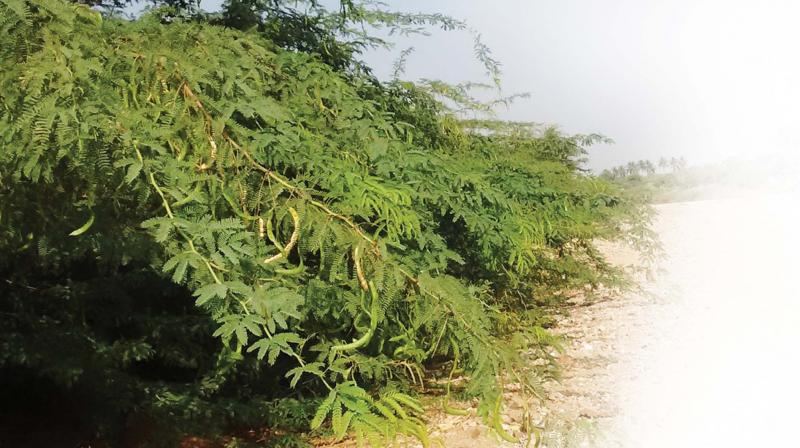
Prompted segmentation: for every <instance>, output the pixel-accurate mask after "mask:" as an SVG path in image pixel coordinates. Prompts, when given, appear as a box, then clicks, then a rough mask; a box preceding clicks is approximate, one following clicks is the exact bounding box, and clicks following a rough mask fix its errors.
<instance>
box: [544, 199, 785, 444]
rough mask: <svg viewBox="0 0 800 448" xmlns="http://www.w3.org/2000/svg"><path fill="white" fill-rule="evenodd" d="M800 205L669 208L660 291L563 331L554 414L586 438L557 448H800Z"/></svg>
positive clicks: (756, 202)
mask: <svg viewBox="0 0 800 448" xmlns="http://www.w3.org/2000/svg"><path fill="white" fill-rule="evenodd" d="M798 208H800V194H798V193H797V192H795V193H785V192H784V193H773V194H767V193H761V194H751V195H744V196H740V197H737V198H728V199H715V200H709V201H696V202H686V203H675V204H665V205H660V206H658V211H659V217H658V219H657V221H656V222H655V228H656V230H657V231H658V232H659V234H660V235H661V238H662V241H663V243H664V248H665V250H666V252H667V254H668V256H669V257H668V259H667V260H665V261H664V263H663V272H662V273H661V274H660V275H659V276H658V277H657V279H656V280H655V281H652V282H649V283H647V284H646V289H647V291H648V292H649V294H628V295H627V296H625V297H618V298H614V299H612V300H609V301H606V302H601V303H597V304H594V305H591V306H588V307H575V308H574V309H573V310H571V312H570V313H569V315H568V316H567V317H566V318H565V319H564V320H562V322H561V324H560V331H561V332H563V333H565V334H567V335H572V336H573V339H572V343H571V344H570V346H569V348H568V350H567V353H566V354H565V355H564V357H563V358H562V364H563V366H564V369H565V372H566V373H565V378H564V381H563V382H562V383H561V384H559V385H554V387H553V389H552V391H551V397H552V398H551V403H550V406H549V407H550V408H551V410H552V412H553V413H554V414H556V415H560V416H561V417H562V418H561V420H562V421H563V422H569V423H568V426H569V425H574V426H575V427H574V428H569V427H567V428H566V430H565V431H564V432H566V433H572V437H573V438H574V440H571V441H568V440H566V439H565V437H564V436H563V433H562V434H556V435H554V436H552V437H551V439H550V440H549V443H548V444H547V446H549V447H551V448H561V447H577V446H581V447H582V446H597V447H625V448H661V447H671V448H675V447H680V448H689V447H692V448H693V447H698V448H699V447H703V448H708V447H726V448H727V447H761V446H771V447H790V446H791V447H794V446H800V437H799V435H798V430H797V426H798V424H797V423H796V419H797V417H798V416H800V287H798V285H799V284H800V262H798V258H797V257H798V254H800V210H798ZM620 255H624V254H619V253H616V254H615V253H612V256H617V257H619V256H620ZM622 258H625V257H624V256H622ZM598 427H599V428H601V429H600V430H598V429H597V428H598ZM587 428H588V429H587ZM591 437H595V438H596V439H597V440H595V441H594V442H591V441H587V439H589V438H591Z"/></svg>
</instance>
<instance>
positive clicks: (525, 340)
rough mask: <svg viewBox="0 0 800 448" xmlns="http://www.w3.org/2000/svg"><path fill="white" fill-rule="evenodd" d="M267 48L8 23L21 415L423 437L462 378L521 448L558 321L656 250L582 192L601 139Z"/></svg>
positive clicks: (6, 173)
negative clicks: (511, 414) (433, 391)
mask: <svg viewBox="0 0 800 448" xmlns="http://www.w3.org/2000/svg"><path fill="white" fill-rule="evenodd" d="M165 22H169V23H165ZM264 36H265V34H264V33H261V32H258V31H250V32H241V31H237V30H232V29H230V28H223V27H220V26H214V25H210V24H208V23H204V21H191V20H187V21H184V20H178V19H174V20H170V21H165V20H163V17H162V16H160V15H159V14H158V13H154V14H150V15H147V16H145V17H143V18H141V19H138V20H135V21H123V20H117V19H102V18H101V16H100V15H99V14H98V13H97V12H95V11H92V10H90V9H88V8H86V7H83V6H73V5H71V4H68V3H63V2H61V1H58V0H29V1H28V0H0V64H2V67H3V70H2V72H0V145H1V146H0V250H2V252H3V254H4V256H3V257H2V261H0V272H2V277H3V281H4V285H3V288H2V293H0V294H1V295H0V328H2V329H0V335H2V339H0V349H1V350H0V369H1V371H2V375H3V376H2V380H3V383H4V385H5V384H12V383H14V384H17V386H18V387H16V388H14V390H12V389H11V388H9V389H7V391H8V392H4V393H5V394H7V395H8V397H6V398H8V399H7V400H4V402H5V403H10V404H11V403H14V404H13V406H17V404H16V403H19V402H20V400H22V401H24V399H25V396H24V394H23V396H17V395H18V394H16V392H14V391H20V390H25V388H31V387H37V388H40V389H39V390H40V391H42V393H41V394H39V395H41V396H42V400H44V401H47V396H49V395H50V394H51V393H53V392H52V390H51V389H54V390H58V391H60V392H59V393H61V394H64V395H63V396H64V397H75V400H72V399H71V398H65V399H69V400H72V401H70V403H72V404H71V406H73V407H74V408H75V409H76V410H75V411H74V412H76V413H79V414H80V415H85V416H86V418H85V419H84V420H83V422H82V424H83V425H84V426H85V428H87V431H89V432H88V433H90V434H95V435H96V436H97V437H99V438H101V439H104V440H117V442H112V444H114V443H122V442H119V440H121V439H120V437H124V436H120V434H123V433H124V432H125V431H124V430H123V426H125V425H127V426H128V427H130V426H132V425H134V423H132V421H134V420H136V421H138V420H142V419H144V420H147V421H150V422H151V423H152V425H153V427H154V428H156V429H158V431H160V433H163V434H168V433H169V431H168V430H174V434H173V435H175V436H180V434H185V433H215V432H217V431H223V430H225V429H227V428H230V427H232V426H236V425H263V424H273V425H284V426H285V425H286V422H287V421H294V422H299V424H300V425H302V426H304V425H306V424H307V423H308V422H309V421H310V424H311V427H312V428H316V427H318V426H320V425H321V424H323V423H324V424H325V425H326V426H327V425H328V423H327V422H330V424H331V428H332V430H333V432H334V433H335V435H336V436H338V437H341V436H343V435H344V434H345V432H346V431H348V430H350V431H353V432H355V433H356V434H357V435H359V436H360V437H366V438H368V439H370V440H371V441H373V442H375V443H377V442H378V439H381V438H391V437H393V436H394V434H396V433H406V434H410V435H413V436H416V437H419V438H420V439H422V440H425V430H424V422H423V420H422V408H421V407H420V405H419V403H418V402H417V401H416V400H415V399H414V398H412V396H410V395H408V394H409V393H411V392H413V390H414V389H415V387H418V386H421V385H422V384H423V383H429V382H430V380H431V379H433V378H435V377H440V378H441V379H444V380H447V378H448V375H449V374H451V370H456V368H458V369H459V370H460V372H461V375H463V376H464V377H465V378H468V380H469V381H468V382H467V383H466V386H465V389H464V390H463V391H461V393H463V394H464V395H466V396H476V397H479V398H481V406H480V407H479V412H480V413H481V415H482V416H484V417H485V418H487V419H488V421H490V422H491V421H494V422H495V427H496V428H497V429H499V430H500V429H501V428H499V425H497V424H496V421H497V418H498V416H499V407H500V400H501V391H502V388H503V384H504V383H506V382H517V383H519V382H521V383H523V384H525V385H527V386H528V387H530V388H531V389H532V390H533V388H535V381H536V375H537V374H541V373H542V372H537V371H534V370H532V369H533V368H532V367H530V364H529V363H528V362H526V361H525V360H524V359H523V358H522V356H521V355H520V351H521V350H522V349H530V348H533V349H534V351H533V354H534V355H535V356H544V357H546V356H548V355H547V353H548V352H547V350H546V349H545V348H544V347H543V344H546V342H547V341H548V340H549V338H548V336H547V334H546V331H545V330H544V329H543V328H541V326H540V325H541V321H540V318H541V315H542V312H541V306H542V305H544V304H552V303H553V302H554V298H557V297H559V294H560V293H563V292H564V291H568V290H570V289H572V288H574V287H577V286H584V285H587V284H588V285H592V286H597V285H599V284H601V283H605V284H613V283H614V282H617V281H619V280H620V277H619V276H618V274H617V273H616V272H614V271H613V270H612V269H611V268H609V267H608V266H607V265H606V264H605V263H604V261H603V259H602V257H600V256H599V255H598V253H597V252H596V250H595V249H594V247H593V245H592V241H593V240H595V239H598V238H606V239H614V238H619V237H622V236H627V237H631V236H632V237H633V238H634V239H638V240H639V241H644V242H646V241H647V237H648V235H647V233H646V230H645V227H643V223H644V222H643V216H644V215H643V213H642V209H641V207H640V206H638V205H637V204H636V203H634V202H632V201H630V200H628V199H626V198H625V197H623V196H621V195H620V193H619V192H618V191H617V189H616V188H615V187H614V186H613V185H611V184H610V183H608V182H606V181H604V180H602V179H598V178H595V177H593V176H590V175H588V174H586V173H585V172H583V171H582V170H581V169H580V161H581V158H582V157H583V155H584V154H585V149H584V148H585V147H586V146H587V145H590V144H591V143H593V142H594V141H596V140H598V139H599V138H600V137H599V136H565V135H562V134H561V133H559V132H557V131H556V130H554V129H548V130H540V129H538V128H536V127H534V126H530V125H525V124H514V123H501V122H496V121H475V120H472V121H464V120H459V119H458V117H457V116H456V115H455V114H453V113H452V112H451V111H449V110H448V108H446V107H445V106H444V105H443V103H442V102H441V101H439V100H437V96H435V94H434V92H433V91H434V89H433V88H432V87H431V86H432V84H427V85H424V86H418V85H415V84H412V83H405V82H401V81H394V82H391V83H380V82H378V81H376V80H375V79H373V78H371V77H369V76H368V75H365V74H363V71H359V70H354V71H347V70H346V69H345V68H343V67H344V65H342V64H339V63H337V64H330V63H326V62H324V61H322V60H320V59H319V57H318V56H317V55H314V54H312V52H306V51H298V49H297V48H295V49H291V50H287V49H285V48H286V47H290V46H287V45H285V44H280V45H278V44H276V43H275V42H274V40H269V39H267V38H265V37H264ZM345 65H347V64H345ZM440 93H441V92H440ZM442 367H444V368H442ZM43 384H44V385H47V386H46V387H49V388H51V389H46V388H45V386H42V385H43ZM4 389H5V387H4ZM37 394H38V392H37ZM37 394H30V395H29V396H28V397H27V399H34V398H35V397H36V396H37ZM31 397H34V398H31ZM12 398H13V400H12ZM287 398H292V400H289V401H286V400H285V399H287ZM275 399H284V400H282V401H279V402H273V401H270V400H275ZM295 399H297V400H295ZM275 409H286V411H285V412H282V411H275ZM2 412H3V413H5V414H6V415H12V414H14V413H15V412H17V410H15V409H3V410H2ZM70 412H73V411H70ZM137 419H138V420H137ZM288 429H290V430H291V429H294V430H297V429H298V427H294V428H291V427H290V428H288ZM154 431H155V430H154ZM114 437H116V438H117V439H114ZM158 440H161V441H162V442H163V443H169V442H165V440H167V439H155V438H154V439H149V440H147V443H151V444H156V443H158ZM141 443H144V442H141Z"/></svg>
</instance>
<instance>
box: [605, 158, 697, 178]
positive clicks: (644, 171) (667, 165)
mask: <svg viewBox="0 0 800 448" xmlns="http://www.w3.org/2000/svg"><path fill="white" fill-rule="evenodd" d="M685 168H686V159H685V158H683V157H670V158H669V159H668V158H666V157H661V158H660V159H658V162H657V163H654V162H652V161H650V160H639V161H631V162H628V163H626V164H625V165H620V166H616V167H614V168H610V169H606V170H603V172H602V173H601V176H602V177H604V178H607V179H623V178H626V177H632V176H650V175H653V174H656V173H666V172H672V173H675V172H678V171H681V170H683V169H685Z"/></svg>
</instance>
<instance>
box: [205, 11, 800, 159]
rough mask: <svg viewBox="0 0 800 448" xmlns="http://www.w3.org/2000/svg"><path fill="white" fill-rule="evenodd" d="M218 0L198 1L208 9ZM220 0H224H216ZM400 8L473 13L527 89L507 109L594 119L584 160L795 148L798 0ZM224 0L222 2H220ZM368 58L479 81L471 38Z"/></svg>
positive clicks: (382, 70)
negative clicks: (599, 139)
mask: <svg viewBox="0 0 800 448" xmlns="http://www.w3.org/2000/svg"><path fill="white" fill-rule="evenodd" d="M214 1H215V0H211V1H206V2H203V6H204V7H205V8H206V9H214ZM217 1H218V0H217ZM388 3H389V7H390V8H392V9H397V10H403V11H419V12H442V13H445V14H448V15H451V16H453V17H456V18H460V19H464V20H466V21H467V22H468V23H469V24H470V25H471V26H472V27H474V28H475V29H477V30H478V31H480V32H481V33H482V35H483V39H484V41H485V42H486V43H487V44H488V45H489V47H490V48H491V49H492V51H493V53H494V55H495V56H496V57H497V58H498V59H499V60H500V61H501V62H502V64H503V72H504V89H505V90H506V91H507V92H508V93H514V92H529V93H530V94H531V98H529V99H524V100H520V101H519V102H517V103H516V104H514V105H513V106H512V107H511V108H510V109H509V110H505V111H502V112H501V117H503V118H509V119H514V120H525V121H536V122H546V123H555V124H559V125H560V126H561V127H562V128H563V129H564V130H566V131H568V132H600V133H602V134H605V135H607V136H609V137H611V138H613V139H614V140H615V141H616V144H614V145H611V146H610V147H596V148H595V149H594V150H593V151H592V152H591V163H590V165H591V166H593V167H596V168H603V167H607V166H611V165H616V164H620V163H624V162H627V161H629V160H632V159H639V158H657V157H659V156H667V157H669V156H685V157H686V158H687V159H688V160H689V162H690V163H704V162H707V161H712V160H717V159H723V158H728V157H742V156H751V155H753V154H756V153H772V152H784V151H793V150H794V148H796V147H797V146H798V143H800V138H798V136H797V133H796V132H794V130H795V122H796V120H797V118H798V113H797V112H798V104H799V103H798V102H799V101H800V87H798V81H797V80H798V75H799V74H800V62H798V58H800V56H799V55H798V53H797V51H796V45H797V43H798V42H800V26H798V22H799V21H800V2H795V1H789V0H762V1H741V0H671V1H666V0H607V1H600V0H496V1H491V0H440V1H430V0H429V1H423V0H404V1H388ZM217 4H218V3H217ZM396 40H397V47H396V48H395V50H393V51H390V52H386V51H381V52H371V53H369V54H367V61H368V62H370V63H371V65H372V66H373V67H375V69H376V72H377V73H378V74H379V75H384V76H386V77H388V75H389V73H390V72H391V65H392V62H393V61H394V60H395V59H396V57H397V55H398V54H399V52H400V51H401V50H402V49H403V48H406V47H408V46H414V47H415V49H416V51H415V52H414V53H413V54H412V55H411V56H410V58H409V60H408V64H407V70H406V76H405V77H406V78H410V79H416V78H420V77H424V78H439V79H444V80H447V81H453V82H457V81H466V80H479V79H481V76H482V69H481V67H480V65H479V64H478V62H477V61H476V60H475V58H474V57H473V55H472V44H471V40H470V37H469V36H468V35H466V34H463V33H461V34H460V33H444V32H437V33H434V35H433V36H432V37H427V38H426V37H414V38H399V37H398V38H397V39H396Z"/></svg>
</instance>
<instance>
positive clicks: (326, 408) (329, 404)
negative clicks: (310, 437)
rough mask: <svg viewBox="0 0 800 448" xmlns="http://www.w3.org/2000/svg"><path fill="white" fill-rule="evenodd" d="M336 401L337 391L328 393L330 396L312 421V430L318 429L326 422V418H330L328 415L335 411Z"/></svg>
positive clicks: (320, 406) (321, 404)
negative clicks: (334, 404)
mask: <svg viewBox="0 0 800 448" xmlns="http://www.w3.org/2000/svg"><path fill="white" fill-rule="evenodd" d="M334 400H336V389H333V390H331V391H330V392H329V393H328V396H327V397H325V399H324V400H322V403H320V405H319V407H318V408H317V411H316V412H315V413H314V418H313V419H311V429H312V430H314V429H317V428H319V427H320V426H321V425H322V422H324V421H325V418H326V417H328V414H329V413H330V412H331V410H332V409H333V403H334Z"/></svg>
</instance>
